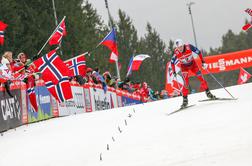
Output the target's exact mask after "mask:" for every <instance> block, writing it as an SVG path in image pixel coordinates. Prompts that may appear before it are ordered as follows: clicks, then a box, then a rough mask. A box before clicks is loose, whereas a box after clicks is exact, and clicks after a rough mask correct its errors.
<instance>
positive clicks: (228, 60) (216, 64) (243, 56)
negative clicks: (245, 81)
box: [197, 49, 252, 74]
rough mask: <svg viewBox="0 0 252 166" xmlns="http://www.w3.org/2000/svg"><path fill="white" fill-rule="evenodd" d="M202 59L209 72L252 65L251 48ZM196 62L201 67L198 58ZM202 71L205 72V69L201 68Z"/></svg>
mask: <svg viewBox="0 0 252 166" xmlns="http://www.w3.org/2000/svg"><path fill="white" fill-rule="evenodd" d="M204 59H205V61H206V63H207V64H208V70H209V71H210V72H211V73H219V72H227V71H232V70H237V69H240V68H241V67H242V68H247V67H251V66H252V49H249V50H243V51H237V52H231V53H226V54H220V55H213V56H207V57H205V58H204ZM197 64H198V66H199V67H200V68H201V63H200V62H199V59H197ZM201 70H202V68H201ZM202 72H203V74H207V72H206V71H205V70H202Z"/></svg>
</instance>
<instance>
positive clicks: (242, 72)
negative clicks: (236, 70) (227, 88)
mask: <svg viewBox="0 0 252 166" xmlns="http://www.w3.org/2000/svg"><path fill="white" fill-rule="evenodd" d="M250 78H251V74H249V73H248V72H247V71H246V70H244V69H243V68H240V74H239V78H238V81H237V84H238V85H241V84H244V83H246V82H247V81H248V80H249V79H250Z"/></svg>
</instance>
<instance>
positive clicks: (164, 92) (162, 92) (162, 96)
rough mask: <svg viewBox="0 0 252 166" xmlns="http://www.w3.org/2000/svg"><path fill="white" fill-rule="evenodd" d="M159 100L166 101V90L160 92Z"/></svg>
mask: <svg viewBox="0 0 252 166" xmlns="http://www.w3.org/2000/svg"><path fill="white" fill-rule="evenodd" d="M160 98H161V99H168V98H169V97H168V93H167V91H166V90H162V91H161V93H160Z"/></svg>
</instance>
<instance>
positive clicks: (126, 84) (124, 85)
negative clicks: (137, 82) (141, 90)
mask: <svg viewBox="0 0 252 166" xmlns="http://www.w3.org/2000/svg"><path fill="white" fill-rule="evenodd" d="M130 84H131V83H130V79H129V78H128V77H127V78H125V80H124V81H123V82H119V84H118V87H119V88H121V89H122V90H127V91H128V92H130V93H132V92H133V90H132V89H131V85H130Z"/></svg>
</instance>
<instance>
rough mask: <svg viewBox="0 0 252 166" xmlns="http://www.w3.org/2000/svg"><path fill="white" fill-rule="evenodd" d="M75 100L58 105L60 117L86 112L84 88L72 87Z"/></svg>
mask: <svg viewBox="0 0 252 166" xmlns="http://www.w3.org/2000/svg"><path fill="white" fill-rule="evenodd" d="M71 89H72V93H73V99H70V100H68V101H65V102H63V103H58V106H59V107H58V109H59V116H66V115H71V114H79V113H83V112H86V107H85V97H84V91H83V87H79V86H71Z"/></svg>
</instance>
